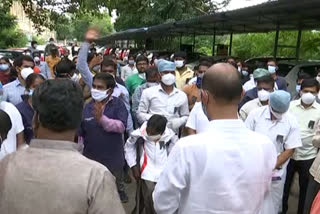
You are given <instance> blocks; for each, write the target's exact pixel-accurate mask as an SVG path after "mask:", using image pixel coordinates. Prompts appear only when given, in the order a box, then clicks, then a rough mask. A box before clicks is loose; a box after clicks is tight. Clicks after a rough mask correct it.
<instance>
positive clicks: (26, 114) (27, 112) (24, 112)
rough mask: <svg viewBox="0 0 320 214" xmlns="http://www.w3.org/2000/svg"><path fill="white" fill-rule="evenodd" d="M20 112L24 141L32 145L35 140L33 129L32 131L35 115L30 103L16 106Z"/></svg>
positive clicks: (26, 102)
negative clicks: (31, 142) (33, 139)
mask: <svg viewBox="0 0 320 214" xmlns="http://www.w3.org/2000/svg"><path fill="white" fill-rule="evenodd" d="M16 107H17V109H18V111H19V112H20V114H21V117H22V122H23V126H24V131H23V133H24V139H25V141H26V143H27V144H29V143H30V141H31V140H32V138H33V129H32V119H33V115H34V111H33V109H32V108H31V106H30V105H29V103H28V101H27V100H25V101H22V102H21V103H19V104H18V105H16Z"/></svg>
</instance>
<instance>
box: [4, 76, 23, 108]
mask: <svg viewBox="0 0 320 214" xmlns="http://www.w3.org/2000/svg"><path fill="white" fill-rule="evenodd" d="M25 90H26V88H25V87H24V86H23V85H22V84H21V83H20V81H19V79H18V78H17V79H16V80H15V81H13V82H10V83H8V84H6V85H4V86H3V100H4V101H7V102H9V103H12V104H13V105H17V104H19V103H21V102H22V97H21V95H23V94H24V93H25Z"/></svg>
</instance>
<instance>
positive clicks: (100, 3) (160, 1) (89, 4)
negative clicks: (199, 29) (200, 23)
mask: <svg viewBox="0 0 320 214" xmlns="http://www.w3.org/2000/svg"><path fill="white" fill-rule="evenodd" d="M2 1H3V2H4V3H3V5H7V6H10V5H11V4H12V2H13V0H2ZM17 1H19V2H20V3H21V4H22V6H23V8H24V11H25V12H26V14H27V15H28V17H29V18H30V20H31V21H32V22H33V23H34V25H35V28H36V29H37V30H38V31H39V32H41V31H42V30H43V29H44V28H45V27H47V28H49V29H51V30H53V29H55V26H56V25H57V24H59V21H60V18H59V16H61V14H65V13H68V14H73V15H78V14H86V13H96V12H97V11H100V10H101V9H105V8H108V11H109V16H111V11H112V10H116V11H117V14H118V16H119V18H118V20H117V22H116V25H115V26H116V29H117V30H123V29H127V28H132V27H141V26H149V25H154V24H159V23H163V22H170V21H175V20H182V19H186V18H190V17H192V16H196V15H202V14H206V13H211V12H214V11H216V9H217V8H220V7H224V6H226V5H227V4H228V3H229V2H230V1H231V0H223V1H218V0H59V1H55V0H37V1H33V0H17Z"/></svg>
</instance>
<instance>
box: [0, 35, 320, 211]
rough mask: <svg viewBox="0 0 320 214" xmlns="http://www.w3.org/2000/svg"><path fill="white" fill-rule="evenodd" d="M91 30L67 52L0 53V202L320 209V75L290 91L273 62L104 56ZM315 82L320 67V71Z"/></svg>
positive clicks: (94, 207) (59, 206)
mask: <svg viewBox="0 0 320 214" xmlns="http://www.w3.org/2000/svg"><path fill="white" fill-rule="evenodd" d="M97 38H98V33H97V32H96V31H95V30H89V31H88V32H87V33H86V35H85V41H84V42H83V43H82V44H81V46H80V48H79V49H78V48H75V47H76V46H75V47H73V49H72V55H73V57H74V58H73V59H71V60H70V59H69V53H66V54H64V55H62V56H61V55H60V54H59V52H58V49H57V47H56V46H55V44H54V41H53V40H50V43H49V44H48V46H47V48H46V53H47V54H46V56H45V59H43V60H42V59H41V56H40V54H39V52H38V51H37V49H36V42H33V43H32V49H30V54H25V55H23V56H21V57H19V58H17V59H16V60H15V61H14V62H13V64H11V63H10V61H9V60H8V59H7V58H5V57H3V58H1V59H0V82H1V84H0V145H1V147H0V210H1V213H4V214H15V213H17V214H18V213H19V214H21V213H25V214H29V213H30V214H31V213H32V214H34V213H61V214H62V213H116V214H118V213H119V214H121V213H125V212H124V209H123V206H122V205H121V202H122V203H126V202H128V200H129V198H128V195H127V190H126V184H125V183H129V182H132V181H131V178H132V179H133V178H134V180H135V181H136V184H137V185H136V186H137V188H136V199H135V208H134V210H133V211H132V213H146V214H155V213H158V214H170V213H183V214H188V213H190V214H191V213H192V214H194V213H216V214H218V213H248V214H249V213H250V214H251V213H252V214H278V213H283V214H285V213H287V211H288V208H289V206H291V205H289V204H288V199H289V195H290V194H289V193H290V191H291V187H292V183H293V178H294V175H295V173H296V172H297V173H298V175H299V202H298V209H297V213H298V214H309V213H312V214H313V213H319V212H320V211H319V204H320V203H319V200H320V199H319V198H320V154H319V153H318V150H319V148H320V104H319V98H318V97H319V96H318V94H319V88H320V84H319V82H320V77H318V76H317V77H313V76H310V75H309V74H308V73H303V72H299V74H298V76H297V87H296V95H295V96H291V95H290V93H288V92H287V82H286V80H285V79H284V78H282V77H280V76H278V75H277V71H278V67H277V62H276V61H275V60H269V61H268V63H267V64H266V65H259V66H257V67H256V68H251V67H250V66H248V65H246V64H245V63H243V62H241V61H239V62H237V61H235V59H233V58H231V57H230V58H228V59H227V60H226V61H225V62H219V63H217V62H213V61H211V60H208V59H203V60H200V61H199V64H198V65H197V66H196V67H195V68H194V69H193V70H192V69H191V68H189V67H188V66H187V65H186V64H187V54H186V53H185V52H182V51H179V52H176V53H175V54H174V56H173V59H172V60H169V58H170V57H168V56H165V55H164V56H161V55H160V56H159V55H154V57H153V59H152V61H150V60H149V59H148V57H147V56H145V55H144V54H137V55H130V54H129V55H128V57H127V60H126V62H127V64H126V65H125V66H120V64H119V62H118V59H117V56H116V54H114V53H112V52H110V53H108V54H97V53H96V52H95V51H94V49H93V48H92V43H93V42H94V41H95V40H96V39H97ZM319 76H320V72H319Z"/></svg>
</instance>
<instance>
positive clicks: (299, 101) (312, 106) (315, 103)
mask: <svg viewBox="0 0 320 214" xmlns="http://www.w3.org/2000/svg"><path fill="white" fill-rule="evenodd" d="M301 102H302V101H301V98H300V99H299V100H297V103H296V106H299V107H300V108H302V109H303V110H308V109H310V108H317V101H316V100H315V101H314V102H313V103H312V105H311V106H310V107H309V108H305V107H304V106H303V105H302V104H301Z"/></svg>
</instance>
